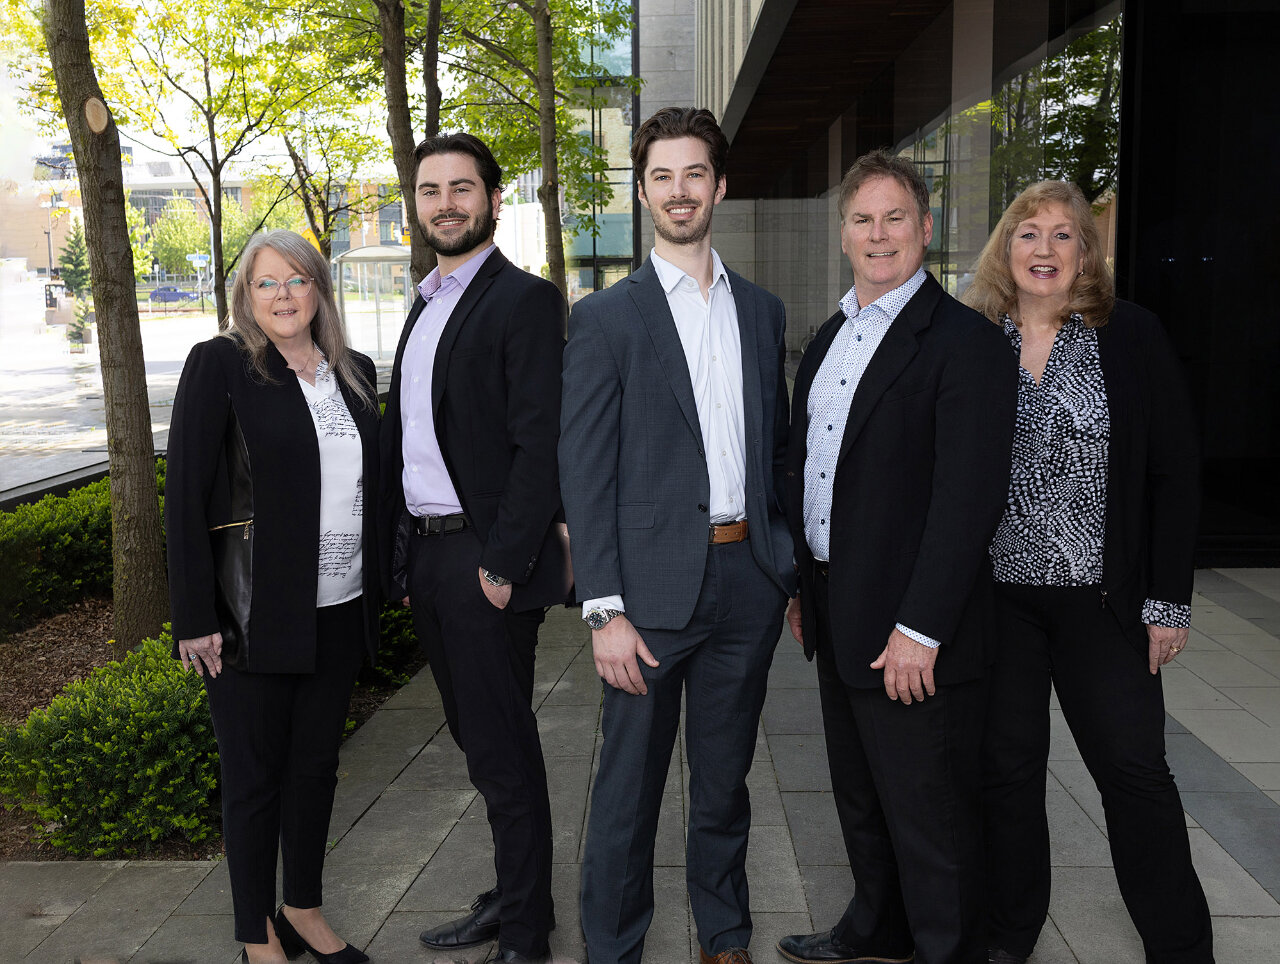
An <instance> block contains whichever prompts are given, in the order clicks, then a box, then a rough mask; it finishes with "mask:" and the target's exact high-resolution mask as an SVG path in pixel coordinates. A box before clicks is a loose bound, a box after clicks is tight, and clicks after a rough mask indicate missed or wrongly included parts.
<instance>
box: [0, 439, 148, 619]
mask: <svg viewBox="0 0 1280 964" xmlns="http://www.w3.org/2000/svg"><path fill="white" fill-rule="evenodd" d="M164 469H165V464H164V461H163V460H161V461H157V462H156V485H157V488H158V493H163V491H164ZM110 593H111V482H110V480H109V479H100V480H99V481H97V482H93V483H90V484H89V485H86V486H84V487H83V488H80V489H73V490H72V491H71V492H69V493H67V495H65V496H54V495H46V496H45V497H44V498H43V499H41V500H40V501H39V502H32V503H28V504H26V505H20V506H18V507H17V508H16V509H14V510H13V511H12V512H0V639H3V638H4V637H5V636H6V635H8V634H9V633H11V632H15V631H17V630H20V629H24V628H25V627H27V626H30V625H31V624H32V623H34V622H36V621H37V620H39V619H42V618H44V617H45V616H51V615H53V614H55V613H60V612H65V611H66V610H67V608H68V607H69V606H71V605H72V604H73V603H76V602H79V601H80V600H81V599H83V598H84V597H86V596H105V595H109V594H110Z"/></svg>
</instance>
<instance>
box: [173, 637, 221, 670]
mask: <svg viewBox="0 0 1280 964" xmlns="http://www.w3.org/2000/svg"><path fill="white" fill-rule="evenodd" d="M178 655H180V656H181V657H182V668H183V669H184V670H185V669H187V668H188V667H191V666H194V667H195V668H196V672H197V673H199V674H200V675H201V676H203V675H204V671H205V670H206V669H207V670H208V671H209V676H210V678H216V677H217V675H218V674H219V673H221V672H222V633H214V634H213V635H212V636H200V637H197V638H196V639H180V640H178Z"/></svg>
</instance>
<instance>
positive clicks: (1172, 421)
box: [1096, 301, 1200, 653]
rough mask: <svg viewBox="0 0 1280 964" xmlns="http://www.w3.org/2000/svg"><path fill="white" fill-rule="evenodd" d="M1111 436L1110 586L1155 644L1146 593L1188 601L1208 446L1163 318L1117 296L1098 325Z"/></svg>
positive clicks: (1113, 600)
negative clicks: (1146, 619) (1145, 611)
mask: <svg viewBox="0 0 1280 964" xmlns="http://www.w3.org/2000/svg"><path fill="white" fill-rule="evenodd" d="M1096 331H1097V333H1098V355H1099V357H1100V359H1101V362H1102V377H1103V381H1104V382H1105V384H1106V393H1107V408H1108V411H1109V413H1110V416H1111V436H1110V440H1109V442H1108V453H1107V520H1106V531H1105V535H1104V537H1103V540H1104V541H1103V549H1102V588H1103V590H1104V591H1105V592H1106V597H1105V598H1106V602H1107V603H1108V605H1109V606H1110V607H1111V608H1112V610H1113V611H1114V612H1115V614H1116V615H1117V617H1119V619H1120V621H1121V623H1122V624H1123V625H1124V627H1125V631H1126V633H1127V635H1128V636H1129V638H1130V640H1131V641H1132V642H1133V643H1134V645H1135V646H1137V647H1138V649H1140V650H1141V651H1142V652H1143V653H1146V651H1147V634H1146V628H1145V627H1144V626H1143V625H1142V603H1143V600H1145V599H1148V598H1150V599H1158V600H1160V601H1161V602H1172V603H1189V602H1190V601H1191V585H1192V579H1193V575H1194V562H1193V559H1194V553H1195V542H1196V529H1197V522H1198V519H1199V514H1200V453H1199V447H1198V445H1197V433H1196V425H1195V417H1194V415H1193V413H1192V406H1191V398H1190V395H1189V394H1188V391H1187V383H1186V378H1185V376H1184V375H1183V371H1182V365H1181V364H1180V363H1179V361H1178V358H1177V356H1176V355H1175V354H1174V351H1173V346H1172V345H1171V344H1170V342H1169V338H1168V336H1167V335H1166V334H1165V331H1164V328H1163V326H1162V325H1161V324H1160V320H1159V319H1158V318H1157V317H1156V316H1155V315H1154V314H1152V313H1151V312H1149V311H1147V310H1146V309H1145V308H1139V307H1138V306H1137V305H1135V304H1131V303H1130V302H1127V301H1117V302H1116V306H1115V309H1114V311H1113V312H1112V313H1111V319H1110V320H1109V321H1108V323H1107V324H1105V325H1102V326H1100V327H1099V328H1097V329H1096Z"/></svg>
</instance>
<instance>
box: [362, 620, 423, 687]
mask: <svg viewBox="0 0 1280 964" xmlns="http://www.w3.org/2000/svg"><path fill="white" fill-rule="evenodd" d="M417 654H418V637H417V636H416V635H415V634H414V631H413V610H411V609H408V608H406V607H404V606H402V605H400V601H399V600H396V601H395V602H389V603H386V604H385V605H383V607H382V612H381V613H380V614H379V616H378V665H377V666H369V665H367V664H366V665H365V667H364V668H363V669H362V670H361V671H360V675H359V677H358V678H357V679H356V685H357V686H362V685H363V686H403V685H404V684H405V683H407V682H409V675H408V673H407V672H406V669H407V667H408V666H409V665H410V664H412V663H413V662H414V660H415V659H416V657H417Z"/></svg>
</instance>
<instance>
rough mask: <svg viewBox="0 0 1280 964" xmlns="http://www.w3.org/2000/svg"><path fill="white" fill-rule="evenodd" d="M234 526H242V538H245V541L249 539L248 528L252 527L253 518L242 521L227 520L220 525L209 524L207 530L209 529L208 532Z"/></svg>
mask: <svg viewBox="0 0 1280 964" xmlns="http://www.w3.org/2000/svg"><path fill="white" fill-rule="evenodd" d="M236 526H244V537H243V538H244V539H245V541H248V539H249V530H250V529H252V528H253V520H252V519H245V520H244V521H241V522H228V523H226V524H224V525H220V526H209V531H210V532H217V531H218V530H219V529H234V528H235V527H236Z"/></svg>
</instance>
